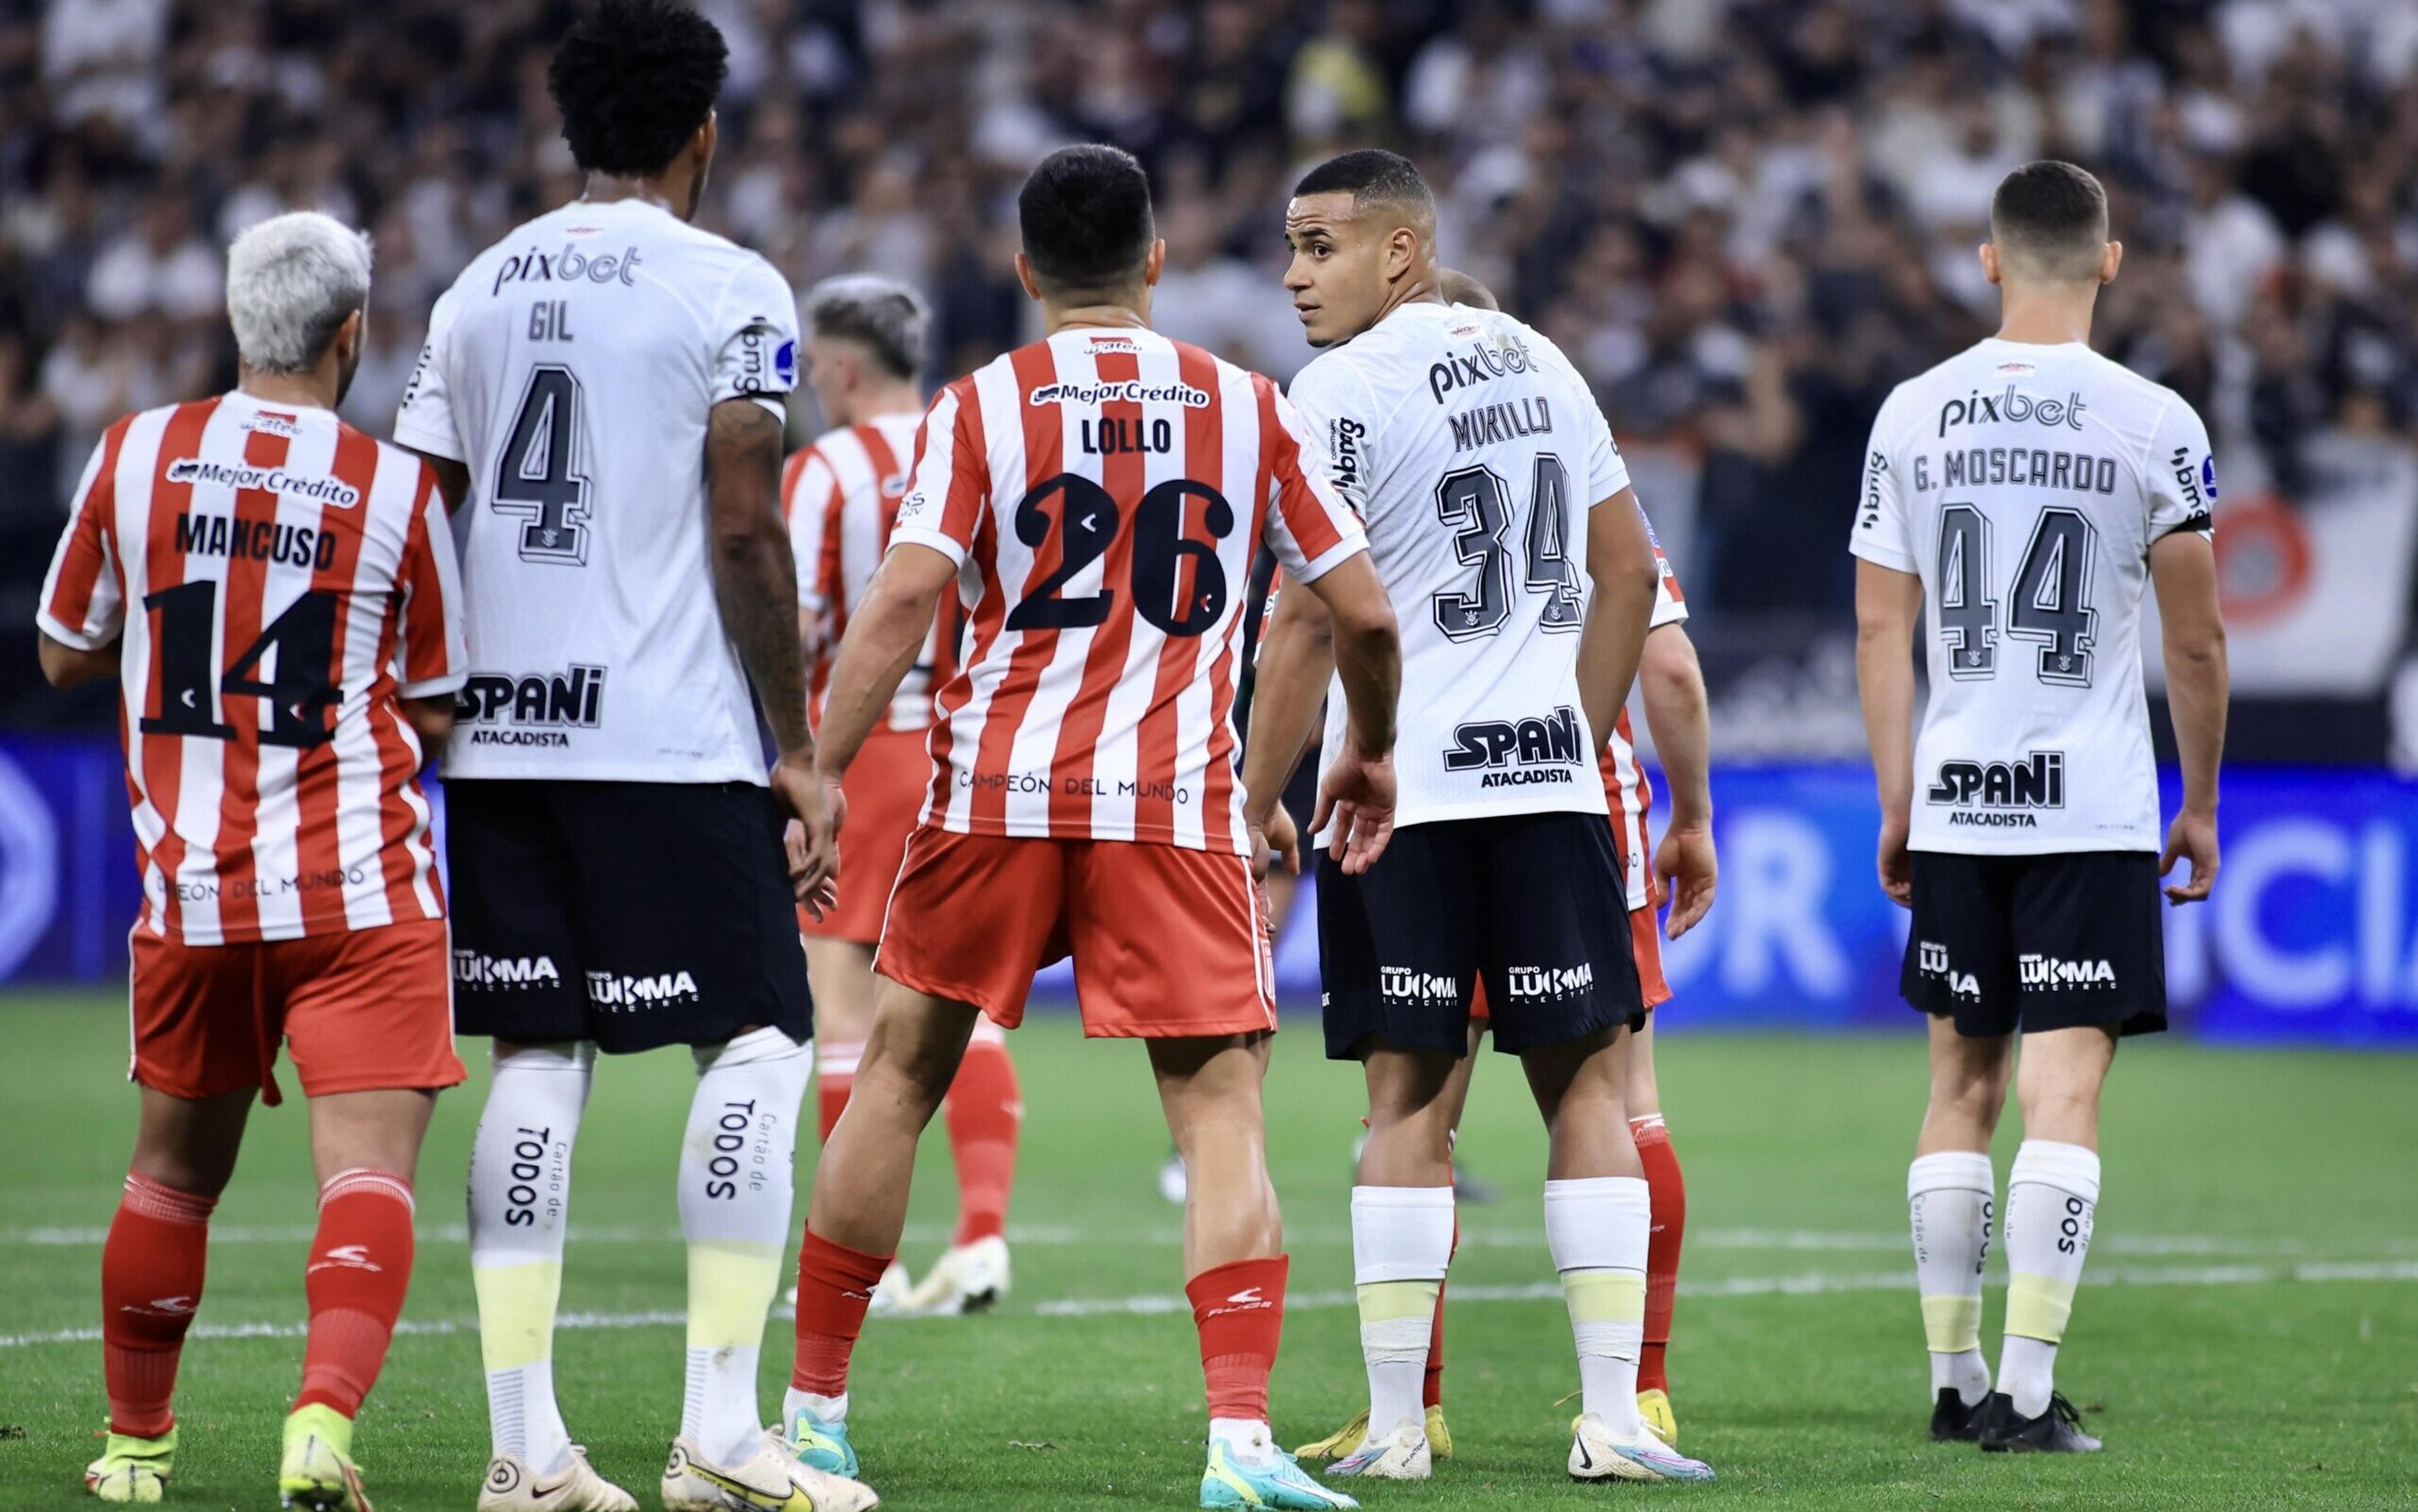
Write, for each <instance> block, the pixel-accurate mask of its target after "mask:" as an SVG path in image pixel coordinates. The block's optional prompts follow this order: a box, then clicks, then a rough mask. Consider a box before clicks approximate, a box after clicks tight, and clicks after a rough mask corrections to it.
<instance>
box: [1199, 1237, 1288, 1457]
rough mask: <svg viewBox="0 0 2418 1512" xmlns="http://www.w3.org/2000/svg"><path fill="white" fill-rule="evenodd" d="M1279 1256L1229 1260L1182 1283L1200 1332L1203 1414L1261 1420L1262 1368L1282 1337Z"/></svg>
mask: <svg viewBox="0 0 2418 1512" xmlns="http://www.w3.org/2000/svg"><path fill="white" fill-rule="evenodd" d="M1289 1269H1291V1261H1290V1260H1289V1258H1288V1257H1286V1256H1283V1255H1275V1256H1271V1257H1269V1258H1268V1259H1266V1260H1234V1261H1232V1262H1231V1263H1229V1264H1225V1265H1218V1266H1214V1267H1212V1268H1211V1269H1209V1270H1205V1271H1203V1272H1201V1274H1200V1275H1196V1276H1194V1277H1193V1278H1192V1279H1191V1280H1190V1281H1188V1282H1186V1284H1185V1288H1184V1294H1185V1295H1186V1296H1187V1297H1189V1298H1191V1299H1192V1325H1193V1326H1194V1327H1195V1328H1198V1329H1199V1330H1200V1331H1201V1375H1202V1376H1203V1377H1205V1378H1206V1379H1207V1381H1208V1384H1209V1415H1210V1416H1211V1417H1213V1418H1215V1417H1232V1418H1239V1419H1241V1420H1243V1421H1244V1422H1247V1423H1264V1422H1266V1421H1267V1417H1268V1372H1270V1371H1271V1370H1274V1369H1275V1368H1276V1364H1277V1341H1278V1339H1279V1338H1281V1337H1283V1336H1284V1297H1285V1273H1286V1272H1287V1271H1288V1270H1289Z"/></svg>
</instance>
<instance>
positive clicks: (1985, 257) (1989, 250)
mask: <svg viewBox="0 0 2418 1512" xmlns="http://www.w3.org/2000/svg"><path fill="white" fill-rule="evenodd" d="M2001 276H2002V275H2001V274H2000V272H1999V269H1998V247H1997V243H1996V242H1990V241H1985V242H1983V243H1982V277H1983V278H1985V279H1988V280H1989V281H1990V282H1991V283H1997V282H1998V281H1999V279H2000V278H2001Z"/></svg>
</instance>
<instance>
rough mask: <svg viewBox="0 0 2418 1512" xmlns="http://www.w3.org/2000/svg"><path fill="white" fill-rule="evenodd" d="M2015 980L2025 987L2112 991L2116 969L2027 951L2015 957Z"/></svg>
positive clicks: (2114, 985) (2090, 961) (2103, 961)
mask: <svg viewBox="0 0 2418 1512" xmlns="http://www.w3.org/2000/svg"><path fill="white" fill-rule="evenodd" d="M2015 980H2016V981H2017V982H2019V983H2021V984H2022V985H2025V986H2028V987H2080V988H2084V989H2087V990H2099V989H2103V988H2104V989H2105V990H2107V991H2111V992H2112V991H2114V990H2115V988H2116V969H2115V968H2114V967H2112V966H2110V965H2108V964H2107V962H2106V961H2105V960H2104V959H2101V960H2087V959H2074V960H2069V959H2067V958H2066V957H2065V956H2062V955H2037V954H2035V953H2033V952H2030V951H2026V952H2025V953H2024V954H2022V955H2018V956H2016V957H2015Z"/></svg>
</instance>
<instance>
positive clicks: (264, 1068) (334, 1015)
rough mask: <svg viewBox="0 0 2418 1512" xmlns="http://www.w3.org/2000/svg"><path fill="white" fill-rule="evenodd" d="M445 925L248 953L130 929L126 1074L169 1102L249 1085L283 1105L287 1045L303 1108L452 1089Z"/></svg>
mask: <svg viewBox="0 0 2418 1512" xmlns="http://www.w3.org/2000/svg"><path fill="white" fill-rule="evenodd" d="M445 940H446V935H445V921H444V920H442V919H413V920H409V921H407V922H406V923H403V924H385V925H381V926H380V927H378V928H375V929H354V930H347V931H345V932H344V933H342V934H334V935H311V936H307V937H305V938H304V939H273V940H265V941H260V942H257V943H253V944H246V945H187V944H183V943H181V942H178V941H176V940H170V939H161V938H159V937H158V936H156V935H152V934H149V933H146V932H145V931H143V930H140V929H138V930H136V931H135V933H134V937H133V941H132V945H133V954H134V985H133V1017H134V1059H133V1063H132V1065H131V1066H130V1068H129V1071H128V1074H129V1075H130V1077H132V1078H133V1079H134V1080H135V1081H138V1082H140V1083H142V1084H143V1085H144V1086H145V1087H149V1088H152V1089H154V1090H156V1091H159V1092H167V1093H169V1094H171V1095H172V1096H176V1097H215V1096H218V1095H219V1094H220V1093H222V1092H236V1091H238V1090H240V1089H242V1088H245V1087H258V1088H261V1089H262V1090H263V1092H264V1093H265V1097H266V1100H267V1101H268V1102H269V1103H271V1104H274V1103H276V1102H277V1101H278V1100H279V1099H278V1092H277V1080H276V1077H274V1076H273V1075H272V1074H271V1068H272V1066H273V1065H274V1063H275V1061H276V1060H277V1042H278V1040H279V1039H281V1038H283V1040H284V1041H285V1042H286V1046H287V1049H288V1051H289V1053H290V1054H292V1056H293V1058H294V1070H295V1072H296V1074H297V1075H298V1076H299V1077H301V1078H302V1092H303V1094H304V1095H305V1096H310V1097H324V1096H327V1095H328V1094H329V1093H331V1092H384V1091H388V1090H390V1089H393V1088H404V1087H408V1088H435V1087H451V1086H452V1085H453V1084H454V1083H456V1082H458V1081H460V1080H461V1079H462V1077H463V1075H464V1073H463V1070H462V1061H461V1060H460V1058H459V1057H457V1056H455V1055H454V1053H453V979H452V963H451V959H450V958H449V957H448V955H447V954H446V943H445Z"/></svg>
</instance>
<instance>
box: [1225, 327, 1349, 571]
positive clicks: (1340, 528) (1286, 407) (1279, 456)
mask: <svg viewBox="0 0 2418 1512" xmlns="http://www.w3.org/2000/svg"><path fill="white" fill-rule="evenodd" d="M1251 386H1252V389H1253V390H1254V391H1255V392H1256V394H1257V395H1258V398H1259V409H1260V435H1262V436H1263V441H1262V442H1261V444H1262V445H1263V446H1264V447H1266V448H1268V501H1267V503H1268V512H1267V527H1266V536H1267V543H1268V547H1269V549H1270V550H1272V551H1274V552H1275V553H1276V554H1277V562H1278V566H1279V567H1281V568H1282V569H1283V572H1284V575H1285V576H1286V577H1287V578H1289V579H1291V580H1292V581H1293V582H1296V583H1315V582H1317V581H1318V580H1319V579H1320V578H1322V577H1324V576H1325V575H1326V574H1327V573H1330V572H1332V571H1333V570H1334V569H1335V567H1336V565H1337V564H1338V563H1339V562H1341V561H1343V560H1344V559H1345V558H1346V557H1354V556H1356V555H1358V554H1359V553H1361V552H1364V551H1367V550H1368V549H1369V534H1368V532H1367V531H1366V530H1365V529H1363V528H1362V527H1361V525H1360V517H1359V515H1358V514H1357V513H1356V512H1354V510H1353V508H1352V506H1351V505H1350V504H1348V503H1346V502H1345V500H1344V496H1343V494H1342V493H1341V491H1339V489H1338V488H1336V486H1335V485H1334V483H1333V482H1332V481H1330V480H1331V479H1332V478H1333V477H1334V475H1335V472H1336V470H1337V469H1336V466H1335V464H1334V461H1333V459H1332V458H1329V457H1327V456H1325V455H1324V454H1323V452H1322V451H1321V449H1320V447H1319V444H1318V441H1317V438H1316V437H1315V435H1313V434H1312V433H1311V431H1310V429H1309V427H1308V425H1307V424H1306V423H1305V422H1304V421H1303V419H1302V415H1301V412H1300V411H1298V410H1296V409H1295V408H1293V404H1292V402H1291V401H1290V400H1288V399H1286V398H1285V396H1284V395H1282V394H1280V393H1278V392H1277V386H1276V385H1275V384H1273V383H1271V382H1269V381H1268V380H1267V379H1265V378H1263V377H1261V376H1260V375H1259V374H1252V375H1251Z"/></svg>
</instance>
